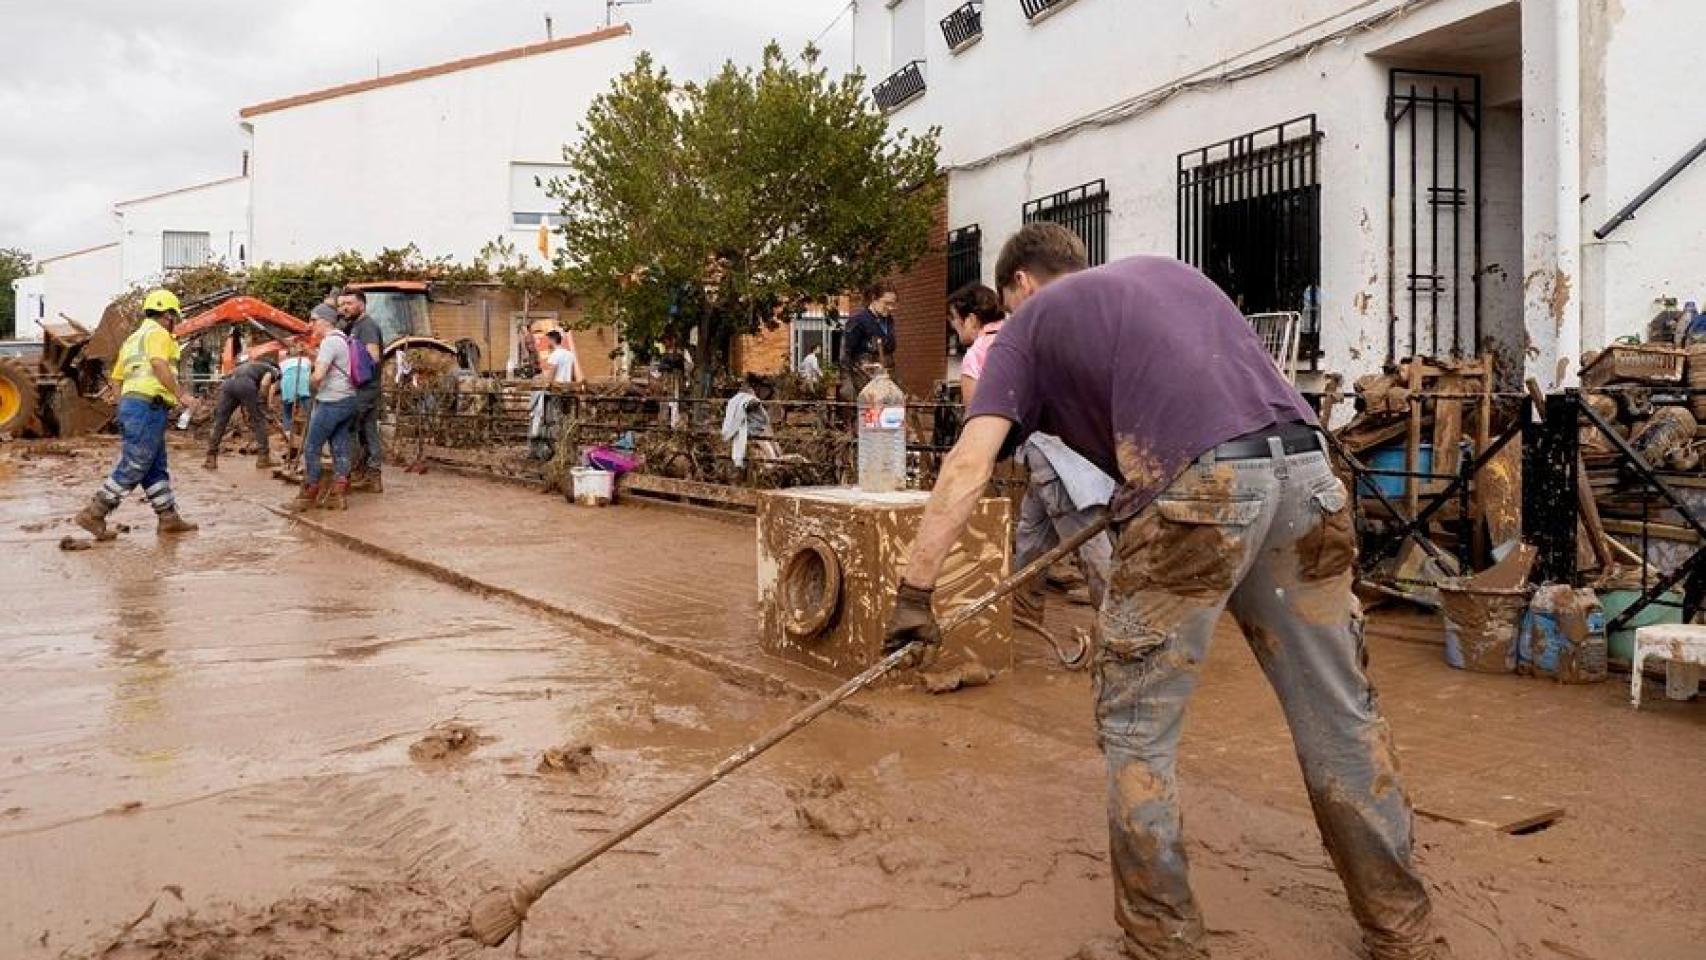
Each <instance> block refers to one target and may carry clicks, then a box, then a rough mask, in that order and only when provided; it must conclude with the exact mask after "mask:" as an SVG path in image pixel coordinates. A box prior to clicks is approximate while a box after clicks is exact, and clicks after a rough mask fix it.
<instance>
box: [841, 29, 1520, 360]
mask: <svg viewBox="0 0 1706 960" xmlns="http://www.w3.org/2000/svg"><path fill="white" fill-rule="evenodd" d="M957 5H958V4H955V3H950V2H945V0H944V2H939V3H933V6H932V14H933V15H932V17H931V20H930V23H931V28H932V29H933V30H934V29H936V27H935V24H936V21H937V20H938V19H939V18H940V16H942V15H945V14H946V13H947V12H948V11H949V10H951V9H953V8H954V7H955V6H957ZM1394 5H1395V4H1394V3H1391V2H1381V3H1375V4H1372V5H1358V4H1354V3H1351V2H1347V0H1337V2H1291V3H1284V4H1204V3H1192V4H1186V5H1183V6H1175V7H1171V8H1166V9H1163V8H1161V7H1159V6H1151V5H1148V4H1131V3H1123V2H1119V0H1077V2H1075V3H1074V4H1072V5H1071V6H1069V7H1068V8H1066V9H1064V10H1061V11H1060V12H1059V13H1057V14H1055V15H1053V16H1051V17H1050V18H1048V19H1046V20H1044V21H1042V22H1041V23H1039V24H1036V25H1034V26H1033V25H1027V24H1026V23H1025V21H1024V18H1023V15H1022V13H1021V12H1020V10H1019V5H1018V3H1017V2H1013V3H1006V2H991V3H986V4H985V5H984V8H983V10H984V38H983V40H981V41H980V42H979V43H977V44H975V45H974V46H972V47H970V48H968V49H966V50H965V51H964V52H962V53H961V54H958V55H952V54H949V53H947V51H946V47H945V44H944V43H943V41H942V39H941V36H940V33H939V32H938V33H937V34H936V35H935V36H934V37H933V38H932V42H931V43H930V44H929V46H928V51H929V64H928V67H927V69H928V70H929V71H930V72H929V75H928V78H927V80H928V85H929V86H928V90H927V92H926V93H925V94H924V96H922V97H921V98H919V99H918V100H915V101H914V102H912V103H910V104H907V105H905V106H903V107H901V108H900V109H899V110H897V111H896V112H895V113H894V114H893V119H894V121H895V122H896V123H897V124H900V125H903V126H907V127H913V128H921V127H925V126H930V125H935V124H940V125H942V126H943V143H944V161H945V163H947V164H949V165H955V164H959V165H963V166H961V167H960V168H959V169H954V170H952V171H951V174H950V178H949V202H948V209H949V227H950V228H954V227H960V226H965V225H968V224H972V223H977V224H979V225H980V226H981V227H982V230H983V237H984V249H983V266H984V275H985V280H986V281H988V280H991V279H992V274H993V270H994V263H995V258H996V255H997V253H998V252H999V250H1000V247H1001V243H1002V242H1003V241H1004V240H1005V239H1006V237H1007V236H1009V235H1010V234H1011V233H1012V232H1013V231H1014V230H1016V229H1017V228H1018V226H1019V225H1020V222H1021V219H1022V205H1023V203H1024V202H1025V201H1026V200H1030V199H1035V198H1038V197H1042V196H1046V195H1048V194H1050V193H1053V192H1055V191H1057V190H1062V189H1065V188H1069V187H1074V186H1077V185H1079V184H1082V183H1085V182H1088V181H1091V180H1095V179H1104V180H1106V181H1107V186H1108V191H1109V201H1110V208H1111V212H1110V222H1109V239H1108V253H1109V258H1110V259H1117V258H1119V257H1123V256H1130V255H1133V254H1139V253H1157V254H1165V255H1173V254H1174V253H1175V251H1176V237H1175V231H1176V229H1177V226H1176V225H1177V205H1178V201H1177V188H1176V162H1177V156H1178V154H1179V153H1181V152H1183V151H1186V150H1193V149H1196V148H1199V147H1203V146H1206V145H1208V144H1211V143H1216V142H1219V141H1221V140H1225V139H1228V138H1230V137H1234V136H1238V135H1241V134H1244V133H1248V132H1250V131H1253V130H1255V129H1258V128H1261V127H1266V126H1269V125H1272V124H1276V123H1279V122H1282V121H1286V120H1290V119H1293V118H1295V117H1299V116H1302V115H1306V114H1310V113H1314V114H1316V115H1317V119H1318V123H1319V126H1320V130H1321V131H1322V133H1323V134H1324V137H1325V138H1324V140H1323V141H1322V144H1321V153H1320V162H1321V173H1320V182H1321V185H1322V211H1321V212H1322V237H1321V255H1322V264H1321V270H1322V287H1323V289H1322V300H1321V311H1322V316H1321V322H1322V341H1323V349H1324V351H1325V356H1324V357H1323V358H1322V360H1321V364H1320V365H1321V368H1322V369H1323V370H1331V371H1339V372H1343V373H1345V374H1347V375H1348V376H1349V377H1354V376H1356V375H1359V374H1360V373H1364V372H1369V371H1371V370H1375V369H1378V367H1379V366H1380V364H1381V363H1382V362H1383V361H1384V359H1385V354H1386V335H1387V330H1386V327H1387V320H1386V318H1387V303H1386V283H1385V275H1386V265H1387V260H1386V256H1387V254H1386V249H1387V248H1386V220H1387V218H1386V164H1387V143H1386V137H1387V126H1386V121H1385V101H1386V93H1387V70H1388V69H1389V67H1390V66H1391V65H1392V64H1391V63H1389V62H1386V61H1383V60H1377V59H1374V58H1372V57H1371V54H1372V53H1373V52H1374V51H1377V50H1379V49H1380V48H1382V47H1385V46H1388V45H1391V44H1393V43H1396V42H1398V41H1400V40H1403V39H1406V38H1408V37H1410V36H1413V35H1416V34H1420V33H1424V32H1426V31H1429V30H1434V29H1437V28H1439V27H1441V26H1443V25H1446V24H1449V23H1451V22H1454V21H1456V20H1460V19H1463V18H1465V17H1468V16H1471V15H1473V14H1475V13H1478V12H1481V11H1483V10H1486V9H1489V8H1492V7H1495V6H1498V5H1499V3H1498V2H1497V0H1438V2H1436V3H1434V4H1433V5H1431V6H1429V7H1426V8H1423V9H1422V10H1421V11H1420V12H1417V13H1415V14H1412V15H1411V16H1409V17H1407V18H1404V19H1403V20H1400V21H1398V22H1397V23H1395V24H1393V25H1392V26H1390V27H1388V28H1386V29H1383V30H1379V31H1372V32H1368V33H1364V34H1360V35H1358V36H1356V37H1354V38H1351V39H1348V40H1346V41H1344V42H1342V43H1339V44H1334V45H1330V46H1327V47H1324V48H1322V49H1320V50H1317V51H1315V52H1314V53H1313V54H1311V55H1310V56H1309V57H1308V58H1306V59H1302V60H1297V61H1293V62H1291V63H1289V64H1286V65H1284V66H1281V67H1279V68H1277V69H1275V70H1273V71H1271V72H1268V73H1265V74H1263V75H1261V76H1259V77H1256V78H1253V79H1249V80H1245V81H1241V82H1238V83H1236V84H1231V85H1225V86H1219V87H1212V88H1207V89H1201V90H1196V91H1192V92H1187V93H1183V94H1180V95H1178V96H1175V97H1174V98H1172V99H1171V100H1169V101H1167V102H1166V103H1164V104H1163V105H1161V106H1160V107H1158V108H1156V109H1154V110H1151V111H1150V112H1147V113H1145V114H1143V115H1141V116H1139V117H1135V118H1133V119H1128V120H1125V121H1122V122H1119V123H1114V124H1108V125H1104V126H1098V127H1092V128H1089V129H1087V130H1084V131H1082V132H1079V133H1077V134H1075V135H1073V136H1071V137H1069V138H1066V139H1062V140H1057V141H1054V142H1051V143H1047V144H1042V145H1039V146H1036V147H1034V148H1031V149H1029V150H1026V151H1024V152H1022V153H1019V154H1017V155H1015V156H1012V157H1010V158H1007V159H1002V160H998V161H995V162H990V163H983V162H981V161H982V160H983V159H984V158H986V157H988V156H989V155H990V154H991V153H994V152H996V151H999V150H1002V149H1003V148H1006V147H1009V146H1011V145H1014V144H1018V143H1020V142H1022V141H1024V140H1026V139H1027V138H1029V137H1033V136H1036V135H1038V134H1041V133H1044V132H1046V131H1049V130H1052V129H1053V128H1055V127H1058V126H1059V125H1060V124H1062V123H1064V122H1066V121H1068V120H1069V119H1071V118H1073V117H1075V116H1078V115H1081V114H1083V113H1085V112H1087V111H1089V110H1091V109H1094V108H1097V107H1102V106H1106V105H1108V104H1110V103H1112V102H1114V101H1117V100H1119V99H1121V98H1122V97H1126V96H1131V95H1134V94H1138V93H1142V92H1144V91H1147V90H1150V89H1153V88H1155V87H1159V86H1163V85H1166V84H1169V83H1171V82H1175V81H1177V80H1180V79H1183V78H1184V77H1185V76H1186V75H1187V74H1189V73H1191V72H1192V71H1195V70H1200V69H1203V68H1205V67H1210V66H1213V65H1215V64H1216V63H1217V62H1219V61H1221V60H1224V59H1225V58H1226V57H1227V56H1229V55H1233V54H1237V53H1241V52H1244V51H1248V50H1258V51H1259V52H1258V53H1257V54H1256V55H1257V56H1266V55H1268V54H1271V53H1274V52H1277V51H1278V50H1280V49H1283V48H1284V47H1286V46H1290V45H1292V44H1294V43H1297V42H1300V41H1302V40H1304V39H1306V38H1308V37H1311V36H1315V35H1319V34H1321V33H1324V32H1327V31H1329V30H1332V29H1334V28H1335V27H1337V26H1342V25H1345V24H1348V23H1350V22H1352V21H1354V20H1357V19H1360V18H1362V17H1366V16H1368V15H1371V14H1373V13H1376V12H1379V11H1380V10H1382V9H1387V8H1390V7H1392V6H1394ZM1353 8H1356V9H1353ZM860 11H861V24H860V26H859V29H860V34H859V45H860V54H859V57H860V60H861V62H862V63H864V64H865V67H866V70H867V72H869V73H874V74H876V76H875V77H874V78H873V79H881V77H882V76H883V75H885V74H883V73H880V72H878V71H879V69H886V67H887V63H886V61H884V60H883V59H882V58H883V57H884V56H885V55H886V47H887V43H888V41H887V39H886V36H885V32H886V31H887V29H888V22H887V20H886V19H884V14H886V11H885V10H883V9H882V7H881V5H879V4H874V3H873V4H861V5H860ZM1335 12H1338V13H1340V14H1341V15H1340V16H1337V17H1333V16H1332V15H1333V14H1334V13H1335ZM1322 20H1326V21H1327V22H1325V23H1317V22H1318V21H1322ZM1311 24H1316V25H1315V26H1314V27H1313V29H1306V30H1304V32H1302V33H1301V34H1299V35H1298V36H1296V37H1294V38H1291V39H1282V38H1285V37H1286V36H1287V35H1288V34H1293V33H1296V32H1297V31H1299V29H1300V28H1302V27H1306V26H1308V25H1311ZM1269 41H1279V42H1277V43H1269ZM1513 166H1515V167H1516V168H1517V169H1520V167H1519V165H1515V164H1513ZM1514 229H1515V228H1514V226H1513V227H1511V229H1510V230H1507V235H1508V234H1509V233H1510V232H1513V231H1514Z"/></svg>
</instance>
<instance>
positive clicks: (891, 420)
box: [859, 406, 906, 430]
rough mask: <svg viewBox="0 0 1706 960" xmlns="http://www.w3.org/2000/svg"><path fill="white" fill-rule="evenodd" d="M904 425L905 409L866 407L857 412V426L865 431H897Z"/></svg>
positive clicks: (902, 407)
mask: <svg viewBox="0 0 1706 960" xmlns="http://www.w3.org/2000/svg"><path fill="white" fill-rule="evenodd" d="M905 425H906V407H904V406H901V407H866V408H865V409H863V410H861V411H859V426H860V427H861V428H863V429H865V430H899V429H901V428H902V427H903V426H905Z"/></svg>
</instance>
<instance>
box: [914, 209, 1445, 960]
mask: <svg viewBox="0 0 1706 960" xmlns="http://www.w3.org/2000/svg"><path fill="white" fill-rule="evenodd" d="M1085 267H1086V262H1085V256H1084V247H1083V244H1081V243H1080V242H1079V241H1078V239H1077V238H1076V237H1074V236H1073V235H1072V234H1071V233H1069V232H1068V231H1066V230H1065V229H1063V228H1061V227H1059V226H1056V225H1053V224H1031V225H1028V226H1026V227H1025V228H1024V229H1022V230H1020V231H1019V233H1018V234H1016V235H1015V236H1014V237H1013V238H1012V239H1010V240H1008V242H1007V244H1006V246H1005V247H1004V248H1003V249H1002V251H1001V256H1000V259H999V261H998V262H997V265H996V281H997V284H998V285H999V286H1000V288H1001V292H1002V295H1003V296H1004V298H1005V299H1006V301H1007V304H1008V306H1009V308H1011V309H1013V310H1015V311H1016V312H1015V313H1014V315H1013V316H1012V318H1011V319H1009V320H1008V321H1007V323H1006V325H1005V326H1004V327H1003V328H1002V330H1001V336H1000V337H999V338H998V339H997V340H996V341H995V343H994V345H993V347H992V348H991V349H990V352H989V358H988V362H987V366H986V367H985V369H984V373H983V377H982V379H981V382H980V384H979V388H978V391H977V397H976V398H975V399H974V401H973V403H972V406H971V409H970V411H969V412H968V418H967V421H966V424H965V428H964V430H963V431H962V433H961V436H960V441H959V442H958V443H957V444H955V445H954V450H953V452H952V453H950V454H949V455H948V457H947V459H946V460H945V461H944V462H943V464H942V472H941V476H940V478H939V479H938V480H937V481H936V488H935V491H934V493H933V494H932V496H931V498H930V506H929V508H928V510H927V511H926V512H925V515H924V520H923V523H922V525H921V526H920V528H919V532H918V537H917V540H916V541H915V542H914V543H913V547H912V553H911V557H910V559H909V560H908V563H907V567H906V572H905V578H904V579H903V580H902V581H901V584H900V588H899V591H898V595H897V597H896V601H895V610H894V615H893V617H892V618H891V620H890V622H889V633H888V649H889V650H890V651H894V650H898V649H900V648H902V647H904V646H906V645H907V644H909V643H912V642H923V643H927V644H929V643H935V642H937V641H938V640H939V631H938V630H937V629H936V624H935V619H934V616H933V614H932V612H931V606H930V601H931V588H932V585H933V584H934V583H935V582H936V577H937V575H938V574H939V573H940V571H941V568H942V561H943V558H944V557H945V556H946V555H947V553H948V551H949V549H950V548H951V547H952V545H953V544H954V543H955V541H957V540H958V539H959V536H960V533H961V532H962V531H963V530H964V528H965V525H966V522H967V520H968V518H969V517H970V515H971V512H972V510H973V508H974V507H975V506H976V504H977V502H978V500H979V498H980V497H981V496H982V494H983V490H984V487H985V484H986V483H987V482H988V479H989V475H990V471H991V469H992V467H993V466H994V463H995V461H996V459H997V458H998V457H1000V456H1002V455H1004V454H1006V453H1010V452H1011V451H1012V449H1013V448H1014V447H1015V446H1016V445H1017V444H1018V442H1019V441H1021V440H1023V439H1024V437H1025V436H1026V435H1028V434H1029V433H1031V432H1033V431H1043V432H1047V433H1052V434H1055V435H1058V436H1059V437H1061V438H1062V439H1064V440H1065V441H1066V443H1067V445H1068V446H1070V447H1071V448H1072V449H1074V450H1076V451H1078V452H1079V453H1081V454H1083V455H1084V456H1085V457H1086V458H1088V459H1089V460H1090V461H1092V462H1093V463H1095V464H1097V465H1098V466H1100V467H1101V468H1102V469H1103V470H1106V471H1108V472H1109V473H1110V474H1111V475H1113V476H1114V477H1115V478H1116V479H1119V480H1121V481H1122V485H1121V487H1120V489H1119V491H1118V493H1116V495H1115V497H1114V501H1113V507H1112V509H1113V512H1114V527H1113V530H1114V533H1115V543H1116V546H1115V550H1114V563H1113V569H1112V571H1111V576H1110V578H1109V579H1110V582H1109V585H1108V590H1107V594H1106V596H1105V597H1104V599H1103V601H1102V604H1101V607H1100V608H1099V610H1098V612H1097V625H1096V626H1097V629H1096V633H1097V646H1098V649H1097V652H1096V661H1095V670H1096V673H1095V689H1096V721H1097V727H1098V730H1099V733H1100V740H1101V744H1102V751H1103V753H1104V755H1105V756H1106V757H1107V760H1108V774H1109V776H1108V784H1109V787H1108V804H1109V809H1108V822H1109V832H1110V834H1111V840H1110V846H1111V850H1112V861H1113V867H1114V884H1115V894H1116V896H1115V904H1116V907H1115V916H1116V918H1117V919H1118V921H1119V923H1120V926H1121V927H1122V928H1123V929H1124V931H1125V938H1124V942H1123V946H1124V949H1125V950H1126V952H1128V953H1129V954H1131V955H1133V956H1137V957H1145V958H1168V960H1171V958H1182V957H1199V956H1203V955H1205V937H1206V933H1205V929H1204V926H1203V920H1202V913H1201V911H1200V910H1199V909H1198V906H1197V903H1196V900H1195V898H1194V897H1193V896H1192V894H1191V888H1190V882H1189V878H1188V874H1187V871H1186V864H1185V848H1184V838H1183V836H1182V833H1181V821H1180V812H1179V805H1178V794H1177V790H1176V787H1175V784H1174V757H1175V754H1176V753H1177V750H1178V744H1179V732H1180V728H1181V724H1182V720H1183V717H1184V711H1185V704H1186V702H1187V701H1188V700H1189V698H1190V695H1191V692H1192V690H1193V689H1195V687H1196V683H1197V674H1198V671H1199V670H1200V669H1201V668H1202V665H1203V663H1204V662H1205V661H1206V660H1207V658H1208V647H1209V641H1210V639H1211V638H1212V636H1213V634H1214V628H1215V623H1216V622H1217V621H1218V620H1219V618H1220V614H1221V612H1222V611H1223V610H1228V609H1230V610H1231V611H1232V615H1233V617H1234V618H1236V620H1237V621H1238V624H1239V626H1240V627H1241V628H1242V629H1243V631H1244V636H1245V638H1246V639H1247V640H1248V641H1249V644H1250V648H1251V649H1252V650H1253V651H1254V652H1255V655H1256V659H1257V661H1258V662H1259V663H1260V664H1261V666H1262V669H1263V672H1264V673H1265V674H1266V675H1267V677H1268V680H1269V682H1270V683H1272V685H1273V687H1274V690H1275V692H1276V693H1277V694H1278V695H1279V699H1280V703H1281V705H1282V707H1283V708H1284V710H1285V715H1286V719H1287V722H1288V723H1289V724H1290V726H1291V733H1292V740H1293V742H1294V744H1295V746H1296V748H1297V754H1298V758H1299V761H1300V762H1301V764H1302V767H1303V779H1304V783H1305V785H1306V786H1307V788H1308V791H1309V797H1310V800H1311V802H1312V805H1313V807H1314V810H1315V818H1316V823H1317V824H1318V825H1319V826H1320V829H1321V835H1322V838H1323V839H1324V840H1325V841H1326V845H1327V850H1328V853H1329V854H1330V855H1331V857H1332V859H1333V865H1334V867H1335V868H1337V870H1338V872H1339V876H1340V878H1341V879H1342V880H1343V881H1344V885H1345V891H1346V893H1347V894H1348V895H1349V897H1350V901H1351V909H1352V912H1353V913H1354V914H1355V915H1356V918H1357V921H1358V923H1360V924H1361V925H1362V929H1363V937H1364V940H1365V941H1366V943H1367V944H1368V946H1369V948H1370V950H1371V951H1372V953H1373V955H1374V957H1375V958H1376V960H1400V958H1403V960H1410V958H1430V960H1431V958H1442V957H1445V956H1446V955H1447V953H1446V947H1445V945H1444V943H1443V942H1442V941H1439V940H1436V939H1435V937H1434V935H1433V932H1432V922H1431V907H1430V904H1429V901H1428V896H1427V892H1426V890H1425V888H1424V887H1423V886H1422V881H1421V878H1420V877H1419V876H1418V875H1417V873H1416V870H1415V867H1414V865H1413V864H1412V862H1411V822H1412V819H1413V815H1412V811H1411V809H1410V803H1409V799H1408V798H1407V797H1406V796H1405V794H1404V791H1403V788H1402V787H1401V786H1400V784H1399V782H1398V773H1397V765H1396V758H1395V756H1394V753H1393V748H1392V738H1391V734H1390V732H1389V731H1388V729H1387V726H1386V721H1385V720H1384V719H1382V717H1381V716H1380V712H1379V709H1378V707H1377V704H1376V700H1375V694H1374V688H1373V687H1372V686H1371V685H1370V684H1369V681H1368V677H1367V674H1366V673H1365V671H1364V656H1365V655H1364V649H1363V643H1362V612H1361V609H1360V607H1359V605H1358V604H1357V601H1356V598H1355V596H1354V595H1353V594H1352V592H1351V583H1352V579H1353V576H1354V571H1353V567H1354V566H1355V559H1356V543H1355V536H1354V531H1353V529H1352V524H1351V517H1350V512H1349V509H1348V504H1347V497H1346V491H1345V487H1344V485H1343V484H1342V483H1340V482H1339V480H1338V479H1337V478H1336V477H1334V475H1333V472H1332V470H1331V468H1330V467H1329V465H1328V462H1327V458H1326V455H1325V453H1324V452H1323V450H1322V441H1321V438H1320V435H1319V433H1318V431H1317V429H1316V427H1315V416H1314V414H1313V413H1312V412H1311V411H1310V409H1309V407H1308V405H1307V404H1306V403H1305V402H1304V400H1303V398H1302V397H1301V396H1300V395H1299V394H1298V393H1297V391H1296V390H1295V389H1294V388H1293V387H1292V386H1291V384H1289V383H1287V382H1286V380H1285V378H1284V377H1282V376H1281V375H1280V373H1279V371H1278V370H1277V369H1276V368H1275V366H1274V363H1273V361H1272V360H1271V359H1269V357H1268V355H1267V352H1266V351H1265V350H1264V349H1263V347H1262V345H1261V342H1260V341H1259V340H1258V339H1257V337H1256V335H1255V333H1254V332H1253V331H1252V330H1251V328H1250V325H1249V323H1248V322H1247V321H1246V320H1245V319H1244V317H1243V316H1241V315H1240V314H1239V312H1238V309H1237V307H1236V306H1234V305H1233V304H1232V302H1231V301H1230V300H1228V299H1227V298H1226V296H1225V295H1224V294H1223V293H1221V292H1220V290H1219V289H1218V288H1216V287H1215V285H1214V284H1213V283H1212V282H1210V281H1209V280H1208V279H1207V278H1206V277H1204V276H1203V275H1202V274H1201V273H1198V272H1197V271H1196V270H1194V269H1192V268H1191V267H1189V266H1186V265H1184V264H1182V263H1179V262H1178V261H1176V260H1171V259H1167V258H1162V257H1133V258H1131V259H1129V260H1122V261H1119V262H1117V263H1112V264H1109V265H1107V266H1104V267H1098V268H1096V269H1094V270H1088V269H1085Z"/></svg>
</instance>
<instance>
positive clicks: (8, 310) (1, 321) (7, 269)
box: [0, 247, 36, 339]
mask: <svg viewBox="0 0 1706 960" xmlns="http://www.w3.org/2000/svg"><path fill="white" fill-rule="evenodd" d="M35 272H36V265H35V259H34V258H33V257H31V256H30V255H29V254H27V253H25V252H24V251H22V250H19V249H18V248H17V247H6V248H4V249H0V339H4V338H6V337H15V336H17V335H18V331H17V330H16V329H14V327H13V320H14V318H15V316H16V313H17V295H16V294H14V293H13V292H12V281H13V280H16V279H18V278H19V277H27V276H29V275H30V274H32V273H35Z"/></svg>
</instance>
